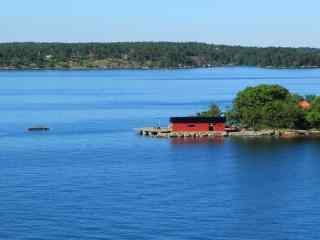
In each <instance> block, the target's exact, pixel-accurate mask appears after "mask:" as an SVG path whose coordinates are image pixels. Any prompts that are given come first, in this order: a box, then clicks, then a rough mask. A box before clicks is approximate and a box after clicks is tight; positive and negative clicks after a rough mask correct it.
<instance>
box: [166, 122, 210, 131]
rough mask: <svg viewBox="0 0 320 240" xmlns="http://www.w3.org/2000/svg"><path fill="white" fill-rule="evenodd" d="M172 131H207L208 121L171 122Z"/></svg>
mask: <svg viewBox="0 0 320 240" xmlns="http://www.w3.org/2000/svg"><path fill="white" fill-rule="evenodd" d="M172 130H173V131H174V132H207V131H209V124H208V123H172Z"/></svg>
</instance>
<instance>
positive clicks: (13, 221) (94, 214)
mask: <svg viewBox="0 0 320 240" xmlns="http://www.w3.org/2000/svg"><path fill="white" fill-rule="evenodd" d="M0 82H1V87H0V116H1V117H0V239H19V240H20V239H30V240H31V239H32V240H36V239H39V240H40V239H41V240H42V239H44V240H46V239H55V240H56V239H57V240H60V239H61V240H62V239H228V240H229V239H237V240H248V239H249V240H250V239H252V240H253V239H254V240H256V239H270V240H271V239H272V240H274V239H308V240H309V239H319V237H320V232H319V230H320V228H319V223H320V204H319V203H320V188H319V186H320V157H319V156H320V148H319V146H320V142H319V141H317V140H303V139H300V140H271V139H261V140H254V139H251V140H250V139H247V140H241V139H214V140H212V141H205V140H204V141H200V142H190V141H188V140H186V141H182V140H181V141H170V140H168V139H150V138H144V137H140V136H137V135H136V134H135V133H134V131H133V128H137V127H144V126H153V125H157V124H161V125H163V126H165V125H166V124H167V123H168V118H169V117H170V116H183V115H190V114H193V113H195V112H197V111H201V110H205V109H206V107H207V106H208V105H209V104H210V103H212V102H215V103H218V104H219V105H221V106H222V107H223V108H224V109H225V108H228V106H230V104H231V101H232V98H233V97H234V96H235V94H236V92H237V91H238V90H240V89H242V88H244V87H246V86H249V85H256V84H260V83H278V84H281V85H284V86H286V87H287V88H289V89H290V90H291V91H293V92H296V93H299V94H320V70H316V69H314V70H266V69H256V68H218V69H193V70H177V71H173V70H172V71H168V70H164V71H2V72H0ZM38 124H40V125H46V126H49V127H50V129H51V131H50V132H48V133H27V132H26V131H25V129H26V128H28V127H30V126H33V125H38Z"/></svg>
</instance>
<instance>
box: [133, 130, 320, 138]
mask: <svg viewBox="0 0 320 240" xmlns="http://www.w3.org/2000/svg"><path fill="white" fill-rule="evenodd" d="M137 132H138V133H139V134H140V135H142V136H148V137H157V138H203V137H278V138H306V137H312V138H314V137H320V130H293V129H285V130H278V129H277V130H274V129H271V130H260V131H252V130H245V129H244V130H241V131H235V132H227V131H226V132H173V131H172V130H171V129H169V128H141V129H137Z"/></svg>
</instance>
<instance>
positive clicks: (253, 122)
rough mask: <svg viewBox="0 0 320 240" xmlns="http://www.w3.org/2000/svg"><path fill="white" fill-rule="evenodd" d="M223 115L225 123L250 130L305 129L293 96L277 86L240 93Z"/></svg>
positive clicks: (250, 88) (301, 113) (265, 86)
mask: <svg viewBox="0 0 320 240" xmlns="http://www.w3.org/2000/svg"><path fill="white" fill-rule="evenodd" d="M226 116H227V118H228V121H229V122H235V121H237V122H239V123H240V124H241V125H242V126H244V127H248V128H253V129H262V128H302V127H304V126H305V120H304V112H303V111H302V110H301V109H300V108H299V107H298V105H297V96H296V95H291V94H290V92H289V91H288V90H287V89H286V88H284V87H281V86H279V85H259V86H256V87H248V88H246V89H244V90H243V91H240V92H239V93H238V94H237V96H236V98H235V100H234V102H233V106H232V108H231V110H230V111H229V112H227V114H226Z"/></svg>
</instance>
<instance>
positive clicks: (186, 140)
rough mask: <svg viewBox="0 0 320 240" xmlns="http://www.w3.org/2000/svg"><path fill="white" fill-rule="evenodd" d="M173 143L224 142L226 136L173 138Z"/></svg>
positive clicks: (171, 140)
mask: <svg viewBox="0 0 320 240" xmlns="http://www.w3.org/2000/svg"><path fill="white" fill-rule="evenodd" d="M170 142H171V144H223V143H224V137H200V138H190V137H188V138H171V139H170Z"/></svg>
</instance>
